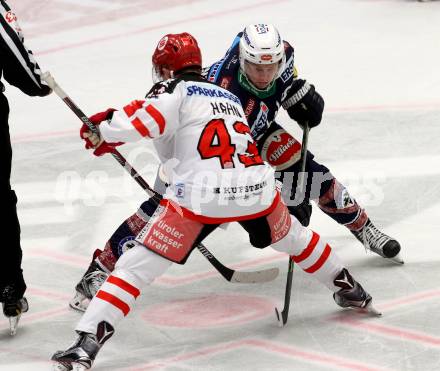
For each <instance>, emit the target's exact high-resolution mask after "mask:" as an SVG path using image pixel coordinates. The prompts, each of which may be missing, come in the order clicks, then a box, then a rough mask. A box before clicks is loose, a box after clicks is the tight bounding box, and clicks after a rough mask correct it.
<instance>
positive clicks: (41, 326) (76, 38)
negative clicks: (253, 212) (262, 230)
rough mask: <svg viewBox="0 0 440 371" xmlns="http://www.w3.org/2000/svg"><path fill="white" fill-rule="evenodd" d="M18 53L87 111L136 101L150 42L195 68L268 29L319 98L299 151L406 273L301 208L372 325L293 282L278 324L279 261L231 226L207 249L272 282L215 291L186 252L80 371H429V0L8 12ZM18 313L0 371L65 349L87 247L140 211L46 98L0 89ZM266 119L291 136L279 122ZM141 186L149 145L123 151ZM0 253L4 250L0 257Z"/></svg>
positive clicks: (438, 30)
mask: <svg viewBox="0 0 440 371" xmlns="http://www.w3.org/2000/svg"><path fill="white" fill-rule="evenodd" d="M9 3H10V4H11V6H12V7H15V10H16V13H17V15H18V17H19V20H20V22H21V25H22V27H23V29H24V33H25V37H26V44H27V46H28V47H29V48H31V49H32V50H33V51H34V52H35V54H36V56H37V59H38V61H39V63H40V65H41V67H42V69H43V70H50V71H51V72H52V74H53V75H54V77H55V78H56V79H57V80H58V82H59V83H60V85H61V86H62V87H63V88H64V89H65V90H66V91H67V93H68V94H69V95H70V96H71V97H72V98H73V100H74V101H76V103H77V104H78V105H79V106H80V107H81V108H82V109H83V110H84V111H85V112H86V113H89V114H92V113H95V112H97V111H99V110H103V109H105V108H107V107H110V106H114V107H122V106H123V105H125V104H126V103H128V102H130V101H131V100H133V99H138V98H142V97H143V96H144V95H145V93H146V91H147V90H148V89H149V88H150V86H151V63H150V56H151V53H152V51H153V49H154V47H155V45H156V43H157V41H158V40H159V39H160V37H161V36H162V35H164V34H165V33H172V32H183V31H188V32H190V33H192V34H193V35H194V36H196V38H197V39H198V40H199V42H200V45H201V48H202V51H203V54H204V64H205V65H208V64H210V63H212V62H214V61H216V60H218V59H219V58H221V57H222V56H223V54H224V52H225V51H226V49H227V48H228V47H229V45H230V43H231V42H232V39H233V38H234V36H235V35H236V33H237V32H239V31H240V30H241V29H242V28H243V27H244V26H245V25H246V24H248V23H251V22H267V23H274V24H275V25H276V26H277V27H278V28H279V30H280V32H281V34H282V36H283V38H284V39H286V40H289V41H290V42H291V43H292V44H293V45H294V47H295V51H296V58H295V64H296V65H297V67H298V69H299V73H300V75H301V76H302V77H304V78H306V79H308V80H309V81H310V82H312V83H314V84H315V86H316V88H317V90H318V91H319V92H320V93H321V94H322V95H323V96H324V98H325V100H326V111H325V116H324V119H323V123H322V124H321V126H319V127H318V128H316V129H313V130H312V131H311V136H310V141H309V142H310V143H309V145H310V149H311V151H312V152H313V153H314V154H315V155H316V158H317V159H318V161H320V162H322V163H324V164H326V165H327V166H328V167H329V168H330V169H331V170H332V172H333V173H334V174H335V175H336V176H337V177H338V179H340V180H342V181H343V182H344V184H345V185H346V186H347V187H348V188H349V190H350V191H351V193H352V194H353V195H354V196H355V197H356V198H357V200H358V201H359V203H361V204H362V206H364V207H365V208H366V210H367V212H368V214H369V215H370V217H371V219H372V220H373V221H374V222H375V223H376V224H377V225H378V226H379V227H381V228H383V229H384V231H385V232H387V233H389V234H390V235H392V236H394V237H396V238H397V239H398V240H399V241H400V243H401V244H402V255H403V257H404V259H405V265H404V266H397V265H394V264H392V263H390V262H387V261H385V260H384V259H382V258H380V257H378V256H376V255H372V254H370V253H366V252H365V250H364V248H363V247H362V246H361V245H360V244H359V243H358V242H357V241H356V240H355V239H354V238H353V236H352V235H351V234H350V233H349V232H348V231H347V230H346V229H345V228H343V227H341V226H339V225H337V224H336V223H335V222H334V221H333V220H331V219H329V218H328V217H327V216H326V215H325V214H323V213H322V212H321V211H320V210H318V209H315V210H314V214H313V220H312V227H313V228H314V229H315V230H316V231H318V232H320V233H321V234H322V235H323V236H325V237H326V238H328V239H329V240H330V242H331V245H332V246H333V248H334V250H335V251H337V253H338V254H339V256H340V257H341V259H342V260H343V261H344V262H345V263H346V265H347V266H348V267H349V269H350V271H351V272H352V274H353V275H354V276H355V277H356V278H357V279H358V280H359V281H360V282H361V283H362V284H363V286H364V287H365V288H366V289H367V290H368V291H369V292H370V293H371V295H372V296H373V298H374V302H375V304H376V306H377V308H378V309H380V310H382V311H383V316H382V317H381V318H375V317H368V316H365V315H361V314H359V313H353V312H351V311H344V310H341V309H340V308H339V307H338V306H337V305H336V304H335V303H334V302H333V299H332V297H331V293H330V292H329V291H328V290H327V289H326V288H325V287H323V286H322V285H320V284H318V283H317V282H315V281H313V280H312V279H311V278H310V277H307V275H306V274H305V273H303V272H302V271H300V270H296V271H295V274H294V284H293V289H292V306H291V313H290V318H289V322H288V324H287V326H286V327H285V328H279V327H277V321H276V318H275V315H274V307H275V306H280V305H282V302H283V298H284V287H285V277H286V271H287V258H286V257H285V256H283V255H280V254H279V253H275V252H274V251H273V250H271V249H270V248H268V249H265V250H257V249H254V248H252V247H251V246H250V245H249V243H248V242H247V236H246V235H245V233H244V232H243V231H241V230H240V229H239V228H237V227H236V226H231V227H230V228H229V229H228V230H227V231H217V232H215V233H214V234H213V235H211V236H210V237H209V238H208V239H207V240H206V241H205V242H206V245H207V246H208V248H210V249H211V250H212V252H214V253H215V255H216V256H217V258H219V259H220V260H221V261H222V262H223V263H225V264H227V265H229V266H231V267H235V268H237V269H240V270H257V269H263V268H268V267H278V268H280V271H281V273H280V275H279V276H278V278H277V279H276V280H274V281H273V282H270V283H266V284H260V285H240V284H231V283H229V282H227V281H225V280H224V279H223V278H222V277H220V276H219V275H218V274H217V273H216V272H215V271H214V270H213V269H212V268H211V266H210V265H209V263H208V262H207V261H206V260H205V259H204V258H203V257H202V256H201V254H199V253H198V252H197V251H195V252H194V253H193V254H192V256H191V258H190V259H189V261H188V263H187V264H186V265H184V266H174V267H172V268H171V269H170V270H169V271H168V272H167V274H166V275H165V276H163V277H162V278H161V279H159V280H158V281H157V282H155V283H154V284H153V285H152V286H151V287H149V288H148V289H147V290H145V291H144V292H143V296H142V297H141V298H140V299H139V300H138V303H137V306H136V308H135V310H134V311H132V313H130V315H129V317H128V318H126V319H125V320H124V321H123V322H122V324H121V326H120V327H119V328H117V331H116V334H115V335H114V337H113V338H112V339H111V340H110V341H109V342H108V343H107V344H106V346H105V347H104V348H103V349H102V351H101V353H100V354H99V356H98V359H97V361H96V363H95V369H96V370H169V371H171V370H172V371H176V370H203V371H205V370H206V371H207V370H216V371H219V370H240V371H248V370H252V371H256V370H329V369H332V370H364V371H367V370H370V371H371V370H399V371H416V370H417V371H419V370H423V371H425V370H426V371H428V370H429V371H433V370H440V286H439V282H440V254H439V249H440V244H439V239H438V235H439V230H440V228H439V224H440V223H439V218H440V198H439V195H440V185H439V184H440V145H439V141H440V69H439V66H440V1H439V2H430V3H418V2H415V1H409V0H384V1H381V0H377V1H375V0H314V1H299V0H298V1H294V0H291V1H287V0H271V1H265V0H235V1H229V0H227V1H208V0H162V1H159V0H156V1H153V0H44V1H43V0H33V1H29V0H22V1H19V0H14V1H13V0H10V1H9ZM6 94H7V96H8V98H9V101H10V105H11V114H10V127H11V136H12V140H13V145H14V163H13V178H12V181H13V184H14V187H15V189H16V191H17V194H18V197H19V216H20V219H21V225H22V245H23V250H24V270H25V278H26V280H27V283H28V291H27V297H28V299H29V303H30V311H29V312H28V313H27V314H25V315H23V317H22V321H21V326H20V328H19V330H18V333H17V335H16V336H15V337H14V338H11V337H10V336H9V334H8V331H7V322H6V321H4V320H3V319H1V321H0V370H5V371H17V370H23V371H27V370H49V369H50V368H51V365H50V362H49V359H50V356H51V355H52V353H53V352H54V351H55V350H57V349H64V348H66V347H67V346H68V345H69V344H70V343H71V341H73V339H74V333H73V328H74V326H75V324H76V322H77V321H78V319H79V314H78V313H75V312H73V311H71V310H69V308H68V305H67V303H68V301H69V299H70V298H71V296H72V294H73V291H74V290H73V289H74V285H75V284H76V282H77V281H78V279H79V278H80V277H81V276H82V274H83V273H84V271H85V269H86V267H87V266H88V264H89V261H90V257H91V254H92V252H93V250H94V249H95V248H98V247H103V245H104V244H105V242H106V240H107V239H108V237H109V236H110V234H111V233H112V231H113V230H114V229H115V228H116V227H117V226H118V225H119V224H120V223H121V222H122V221H123V220H124V219H125V218H126V217H128V216H129V215H131V214H132V213H133V212H134V211H135V210H136V208H137V206H138V205H139V203H140V202H141V201H142V200H143V199H144V198H145V195H144V193H143V191H142V190H141V189H140V188H139V187H138V186H137V185H136V183H134V182H133V181H132V180H131V178H129V177H128V176H126V175H125V174H124V172H123V170H122V169H121V168H120V167H119V166H118V164H116V162H115V161H114V160H113V159H112V158H111V157H108V158H107V157H106V158H95V157H94V156H92V155H91V154H90V153H88V152H86V151H85V150H83V144H82V143H81V141H80V139H79V138H78V128H79V124H80V123H79V121H78V120H77V118H76V117H75V116H74V115H73V114H72V112H71V111H70V110H69V109H68V108H67V107H66V106H65V105H64V104H63V102H61V101H60V100H59V98H58V97H56V96H55V95H52V96H49V97H47V98H29V97H26V96H24V95H23V94H21V93H20V92H19V91H18V90H17V89H15V88H13V87H10V86H7V91H6ZM280 122H281V123H283V125H284V126H285V127H286V128H287V129H288V130H289V131H291V132H292V133H294V134H295V135H296V136H297V137H298V138H300V137H301V132H300V130H299V128H298V127H297V125H296V124H295V123H293V122H291V121H290V120H289V119H288V118H287V116H286V115H285V114H284V113H282V114H280ZM121 152H123V153H124V155H126V156H127V158H128V159H129V161H130V162H132V163H133V165H134V166H135V167H136V168H138V169H139V170H140V172H141V173H142V175H144V176H145V178H146V179H147V180H148V181H150V182H153V180H154V174H155V171H156V166H157V163H158V161H157V158H156V156H155V155H154V152H153V151H152V147H151V144H150V143H146V142H145V143H142V144H141V145H138V146H129V147H124V148H122V149H121ZM3 248H7V246H3Z"/></svg>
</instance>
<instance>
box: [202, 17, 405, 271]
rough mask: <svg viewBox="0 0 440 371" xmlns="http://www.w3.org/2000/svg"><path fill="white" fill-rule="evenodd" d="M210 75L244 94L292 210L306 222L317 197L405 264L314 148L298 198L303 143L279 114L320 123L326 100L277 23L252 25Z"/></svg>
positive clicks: (256, 134) (366, 241)
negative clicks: (301, 69)
mask: <svg viewBox="0 0 440 371" xmlns="http://www.w3.org/2000/svg"><path fill="white" fill-rule="evenodd" d="M205 74H206V76H207V79H208V81H211V82H214V83H215V84H217V85H220V86H222V87H223V88H225V89H227V90H229V91H230V92H232V93H233V94H235V95H236V96H237V97H239V99H240V101H241V104H242V106H243V109H244V112H245V114H246V117H247V119H248V122H249V125H250V127H251V132H252V136H253V138H254V139H255V140H257V141H258V147H259V149H260V153H261V155H262V156H263V159H264V160H265V161H267V162H269V163H270V164H271V165H272V166H274V167H275V168H276V169H277V171H278V172H279V175H280V176H279V179H280V180H282V181H283V183H284V189H283V193H284V196H285V201H286V202H287V203H288V205H290V207H289V210H290V211H291V213H292V214H294V215H295V216H296V217H297V218H298V219H299V220H301V221H302V222H303V224H305V225H307V224H308V223H309V218H310V215H311V207H310V205H309V203H308V201H309V200H310V199H312V200H313V201H315V202H316V204H317V206H318V207H319V208H320V209H321V210H322V211H323V212H324V213H325V214H327V215H328V216H329V217H331V218H332V219H334V220H335V221H336V222H337V223H339V224H342V225H344V226H345V227H347V228H348V230H349V231H350V232H351V233H352V234H353V235H354V236H355V237H356V238H357V239H358V240H359V241H360V242H361V243H362V244H363V245H364V246H365V248H366V249H368V250H370V251H372V252H374V253H376V254H378V255H380V256H382V257H384V258H388V259H391V260H393V261H394V262H397V263H403V260H402V259H401V257H400V254H399V252H400V244H399V243H398V242H397V241H396V240H395V239H394V238H391V237H389V236H387V235H386V234H385V233H383V232H381V231H380V230H379V229H378V228H377V227H376V226H375V225H374V224H373V223H372V221H371V220H370V218H369V217H368V215H367V213H366V211H365V210H364V209H363V208H362V207H361V206H360V205H359V204H358V203H357V202H356V200H355V199H354V198H353V197H352V196H351V195H350V194H349V192H348V190H347V189H346V187H345V186H344V185H343V184H341V182H339V181H338V180H337V179H336V178H335V177H334V176H333V175H332V174H331V173H330V170H329V169H328V168H327V167H326V166H324V165H323V164H321V163H319V162H317V161H316V160H315V159H314V155H313V154H312V153H311V152H308V153H307V162H306V172H307V173H308V174H307V180H308V181H307V187H306V192H305V201H304V202H302V203H300V204H298V201H296V200H297V199H298V200H301V197H295V190H296V188H297V187H296V183H297V175H298V173H299V171H300V165H299V161H298V160H299V157H300V151H301V145H300V143H299V142H298V141H297V140H296V139H295V138H293V137H292V136H291V135H290V134H289V133H287V132H286V131H285V130H284V129H283V128H282V127H281V126H280V125H278V124H277V123H276V121H275V119H276V116H277V114H278V111H279V109H280V107H282V108H283V109H285V110H286V111H287V113H288V115H289V117H290V118H291V119H293V120H295V121H296V122H297V123H298V124H299V125H300V126H301V124H303V123H308V126H309V127H311V128H313V127H315V126H317V125H319V124H320V122H321V119H322V113H323V110H324V100H323V98H322V97H321V96H320V95H319V93H318V92H317V91H316V90H315V87H314V86H313V85H312V84H309V83H308V82H307V81H306V80H304V79H301V78H299V77H298V73H297V70H296V68H295V60H294V49H293V47H292V46H291V45H290V44H289V43H288V42H287V41H283V40H282V39H281V36H280V34H279V32H278V30H277V29H276V28H275V27H274V26H273V25H269V24H251V25H249V26H247V27H246V28H245V29H244V30H243V32H240V33H239V34H238V35H237V36H236V38H235V39H234V41H233V43H232V46H231V47H230V48H229V50H228V51H227V52H226V55H225V56H224V57H223V58H222V59H221V60H219V61H218V62H216V63H214V64H213V65H212V66H211V67H209V68H206V69H205ZM314 174H315V176H314ZM318 174H322V175H320V176H317V175H318ZM289 177H290V178H289ZM312 180H313V181H312ZM290 184H292V185H291V186H289V185H290ZM286 185H287V188H286ZM316 185H317V186H316ZM289 198H290V200H289ZM302 199H303V200H304V197H302Z"/></svg>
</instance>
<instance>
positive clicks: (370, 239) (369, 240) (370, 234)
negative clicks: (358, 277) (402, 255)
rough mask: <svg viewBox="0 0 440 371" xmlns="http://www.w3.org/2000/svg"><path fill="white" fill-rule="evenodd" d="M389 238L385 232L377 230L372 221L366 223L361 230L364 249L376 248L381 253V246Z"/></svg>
mask: <svg viewBox="0 0 440 371" xmlns="http://www.w3.org/2000/svg"><path fill="white" fill-rule="evenodd" d="M389 239H390V238H389V237H388V236H387V235H386V234H385V233H383V232H381V231H379V229H377V228H376V226H375V225H374V224H373V223H371V224H370V225H366V226H365V227H364V228H363V230H362V240H363V242H364V246H365V249H366V250H373V251H374V250H376V251H380V252H381V253H382V247H383V246H384V245H385V243H386V242H387V241H388V240H389Z"/></svg>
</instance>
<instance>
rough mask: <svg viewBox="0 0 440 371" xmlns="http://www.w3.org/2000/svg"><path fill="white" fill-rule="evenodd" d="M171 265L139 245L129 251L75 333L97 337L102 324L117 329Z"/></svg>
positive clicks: (103, 286) (120, 260)
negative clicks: (141, 293)
mask: <svg viewBox="0 0 440 371" xmlns="http://www.w3.org/2000/svg"><path fill="white" fill-rule="evenodd" d="M171 264H172V262H171V261H169V260H167V259H165V258H163V257H161V256H159V255H157V254H154V253H153V252H151V251H150V250H148V249H147V248H145V247H144V246H142V245H140V244H137V245H136V246H134V247H133V248H131V249H130V250H128V251H126V252H125V253H124V254H122V255H121V257H120V258H119V260H118V262H117V263H116V266H115V270H114V271H113V273H112V274H111V276H109V277H108V278H107V281H106V282H105V283H104V284H103V285H102V286H101V288H100V290H99V291H98V292H97V293H96V295H95V297H94V298H93V299H92V301H91V302H90V304H89V306H88V308H87V311H86V312H85V313H84V315H83V316H82V318H81V320H80V321H79V323H78V325H77V326H76V328H75V330H76V331H83V332H88V333H93V334H96V330H97V326H98V323H100V322H101V321H106V322H108V323H110V324H111V325H112V326H113V327H114V328H116V325H117V324H118V323H119V321H120V320H121V319H122V318H124V317H125V316H126V315H127V314H128V313H129V312H130V310H131V309H132V308H133V305H134V302H135V300H136V298H137V297H138V296H139V295H140V291H141V290H142V288H144V287H145V286H146V285H149V284H151V282H153V281H154V279H155V278H157V277H159V276H161V275H162V274H163V273H164V272H165V271H166V270H167V269H168V267H169V266H170V265H171Z"/></svg>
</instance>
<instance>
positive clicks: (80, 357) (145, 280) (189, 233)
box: [52, 33, 372, 370]
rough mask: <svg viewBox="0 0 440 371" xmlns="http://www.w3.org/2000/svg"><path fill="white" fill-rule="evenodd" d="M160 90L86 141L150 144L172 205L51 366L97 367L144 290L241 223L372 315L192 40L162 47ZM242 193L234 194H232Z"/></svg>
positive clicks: (344, 302)
mask: <svg viewBox="0 0 440 371" xmlns="http://www.w3.org/2000/svg"><path fill="white" fill-rule="evenodd" d="M153 65H154V67H155V69H156V71H157V74H158V77H159V78H160V79H161V80H163V81H162V82H159V83H157V84H156V85H155V86H154V87H153V88H152V90H151V91H150V93H149V94H148V96H147V98H146V100H137V101H133V102H132V103H130V104H128V105H126V106H125V107H124V108H123V109H122V110H120V111H107V113H106V115H107V114H108V118H109V119H108V120H107V121H103V122H102V123H101V124H100V125H99V131H100V134H99V135H97V134H92V133H91V132H89V131H88V129H86V128H85V127H83V129H82V130H81V133H82V137H83V138H84V139H85V140H86V142H87V146H88V147H89V148H94V152H95V154H97V155H101V154H104V153H107V152H111V151H112V148H113V147H114V146H115V145H120V144H122V143H124V142H134V141H139V140H141V139H143V138H145V139H152V140H153V143H154V146H155V147H156V150H157V152H158V154H159V156H160V158H161V161H162V162H163V163H164V164H165V165H164V169H165V172H166V175H167V177H168V179H169V184H170V186H169V187H168V189H167V191H166V193H165V195H164V198H163V199H162V201H161V202H160V204H159V205H155V210H154V212H153V213H151V216H150V219H149V221H148V223H146V225H145V226H144V227H143V228H142V229H141V231H140V232H139V233H138V234H137V236H136V238H135V240H134V241H133V244H134V247H132V248H131V249H129V250H128V251H126V252H125V253H124V254H123V255H122V256H121V257H120V258H119V260H118V262H117V263H116V266H115V269H114V271H113V272H112V273H111V275H110V276H109V277H108V278H107V280H106V282H105V283H104V284H103V285H102V286H101V288H100V290H99V291H98V292H97V294H96V296H95V297H94V298H93V299H92V301H91V302H90V304H89V306H88V308H87V311H86V312H85V314H84V315H83V317H82V318H81V320H80V321H79V323H78V325H77V326H76V329H75V330H76V331H77V333H78V335H79V336H78V338H77V340H76V341H75V342H74V344H73V345H72V346H70V347H69V348H68V349H67V350H65V351H58V352H56V353H55V354H54V355H53V357H52V360H53V361H55V367H56V369H58V370H72V369H75V370H80V369H89V368H90V367H91V366H92V364H93V361H94V359H95V357H96V355H97V353H98V351H99V350H100V348H101V347H102V345H103V344H104V342H105V341H107V340H108V339H109V338H110V337H111V336H112V334H113V333H114V329H115V327H116V325H117V324H118V323H119V322H120V320H121V319H122V318H123V317H124V316H126V315H128V313H129V312H130V311H131V309H132V307H133V305H134V302H135V300H136V298H137V297H138V296H139V295H140V293H141V290H142V288H143V287H144V286H145V285H148V284H150V283H151V282H152V281H153V280H154V279H155V278H157V277H159V276H160V275H162V274H163V273H164V272H165V271H166V270H167V269H168V267H169V266H170V265H171V264H172V263H173V262H175V263H179V264H183V263H185V261H186V259H187V258H188V256H189V255H190V253H191V251H192V249H193V248H194V246H195V244H197V243H200V242H201V241H202V240H203V239H204V238H205V237H206V236H207V235H209V234H210V233H211V232H212V231H213V230H215V229H216V228H217V227H218V226H219V225H220V224H222V223H225V222H238V223H239V224H240V225H241V226H242V227H243V228H244V229H245V230H246V231H247V232H248V234H249V239H250V242H251V244H252V245H253V246H255V247H258V248H264V247H266V246H269V245H272V247H273V248H275V249H276V250H278V251H282V252H285V253H287V254H289V255H291V256H293V257H294V259H295V261H296V262H297V264H298V265H299V266H300V267H301V268H302V269H303V270H304V271H305V272H307V273H308V274H310V275H312V276H313V277H315V278H316V279H318V280H319V281H320V282H321V283H323V284H324V285H326V286H327V287H328V288H329V289H330V290H331V291H333V293H334V294H333V295H334V298H335V301H336V302H337V303H338V304H339V305H341V306H343V307H357V308H362V309H368V308H371V302H372V299H371V296H370V295H369V294H368V293H367V292H366V291H365V290H364V289H363V288H362V286H361V285H360V284H359V283H357V282H356V281H355V280H354V279H353V278H352V277H351V275H350V274H349V273H348V271H347V269H346V268H344V266H343V264H342V263H341V262H340V261H339V259H338V258H337V256H336V255H335V253H334V252H333V251H332V249H331V247H330V246H329V245H328V244H327V243H326V241H324V239H323V238H321V237H320V236H319V235H318V234H317V233H315V232H313V231H311V230H309V229H307V228H305V227H303V226H302V225H301V223H299V221H298V220H297V219H296V218H295V217H294V216H291V215H289V211H288V209H287V207H286V205H285V204H284V203H283V201H282V199H281V197H280V194H279V192H278V191H277V189H276V186H275V182H274V170H273V169H272V167H271V166H269V165H268V164H266V163H265V162H263V161H262V159H261V157H260V156H259V154H258V152H257V149H256V143H255V142H254V140H253V139H252V137H251V135H250V129H249V127H248V125H247V122H246V118H245V115H244V112H243V109H242V107H241V105H240V103H239V100H238V98H237V97H236V96H235V95H233V94H231V93H230V92H228V91H226V90H224V89H223V88H221V87H218V86H216V85H214V84H211V83H208V82H207V81H206V80H204V78H203V77H202V76H201V65H202V60H201V53H200V49H199V47H198V45H197V42H196V40H195V39H194V38H193V37H192V36H191V35H189V34H188V33H182V34H169V35H166V36H164V37H163V38H162V39H161V40H160V42H159V43H158V45H157V48H156V50H155V52H154V55H153ZM232 190H234V192H231V191H232Z"/></svg>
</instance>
